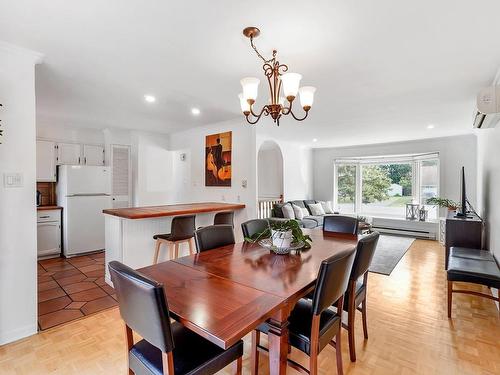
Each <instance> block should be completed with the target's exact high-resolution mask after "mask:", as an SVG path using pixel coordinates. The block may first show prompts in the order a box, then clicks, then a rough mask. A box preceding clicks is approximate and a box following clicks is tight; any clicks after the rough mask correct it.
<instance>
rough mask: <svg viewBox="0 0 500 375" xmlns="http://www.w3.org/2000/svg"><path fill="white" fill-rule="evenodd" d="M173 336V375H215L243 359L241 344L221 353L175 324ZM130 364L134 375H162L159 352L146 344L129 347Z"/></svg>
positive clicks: (173, 325)
mask: <svg viewBox="0 0 500 375" xmlns="http://www.w3.org/2000/svg"><path fill="white" fill-rule="evenodd" d="M172 335H173V339H174V344H175V349H174V351H173V357H174V369H175V375H184V374H189V375H195V374H215V373H216V372H217V371H219V370H221V369H223V368H224V367H226V366H227V365H229V364H230V363H231V362H233V361H235V360H236V359H238V357H240V356H242V355H243V341H239V342H237V343H236V344H234V345H233V346H231V347H230V348H229V349H227V350H223V349H221V348H219V347H218V346H217V345H215V344H212V343H211V342H210V341H208V340H205V339H204V338H203V337H201V336H199V335H197V334H196V333H194V332H192V331H190V330H189V329H187V328H185V327H184V326H182V324H180V323H177V322H175V323H173V324H172ZM129 362H130V368H131V369H132V371H134V373H135V375H146V374H147V375H151V374H153V375H163V367H162V366H163V365H162V353H161V351H160V349H158V348H157V347H155V346H153V345H151V344H150V343H148V342H147V341H145V340H141V341H139V342H137V343H136V344H135V345H134V346H133V347H132V349H131V351H130V353H129Z"/></svg>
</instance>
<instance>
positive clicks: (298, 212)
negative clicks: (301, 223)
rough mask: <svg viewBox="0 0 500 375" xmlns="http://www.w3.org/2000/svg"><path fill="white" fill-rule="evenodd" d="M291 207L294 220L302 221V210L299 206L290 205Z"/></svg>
mask: <svg viewBox="0 0 500 375" xmlns="http://www.w3.org/2000/svg"><path fill="white" fill-rule="evenodd" d="M292 207H293V213H294V214H295V218H296V219H299V220H302V219H303V218H304V212H303V211H302V208H300V207H299V206H297V205H295V204H292Z"/></svg>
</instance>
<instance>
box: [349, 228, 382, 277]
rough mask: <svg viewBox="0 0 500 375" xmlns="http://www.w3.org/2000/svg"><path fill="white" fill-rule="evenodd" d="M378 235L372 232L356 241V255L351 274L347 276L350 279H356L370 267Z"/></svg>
mask: <svg viewBox="0 0 500 375" xmlns="http://www.w3.org/2000/svg"><path fill="white" fill-rule="evenodd" d="M379 236H380V234H379V233H378V232H373V233H370V234H369V235H367V236H366V237H363V238H361V239H360V240H359V241H358V246H357V249H356V257H355V258H354V264H353V265H352V271H351V276H350V277H349V278H350V279H351V280H357V279H358V278H359V277H360V276H361V275H363V274H365V273H366V271H368V268H370V265H371V263H372V259H373V255H374V254H375V249H376V248H377V242H378V238H379Z"/></svg>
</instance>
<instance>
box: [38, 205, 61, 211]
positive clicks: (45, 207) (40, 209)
mask: <svg viewBox="0 0 500 375" xmlns="http://www.w3.org/2000/svg"><path fill="white" fill-rule="evenodd" d="M36 210H37V211H48V210H62V207H61V206H37V207H36Z"/></svg>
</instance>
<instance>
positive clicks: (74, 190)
mask: <svg viewBox="0 0 500 375" xmlns="http://www.w3.org/2000/svg"><path fill="white" fill-rule="evenodd" d="M58 172H59V175H58V182H57V203H58V205H59V206H62V208H63V223H62V227H63V254H64V256H66V257H71V256H74V255H77V254H84V253H89V252H92V251H97V250H102V249H104V214H103V213H102V210H104V209H106V208H111V207H112V203H111V195H110V173H109V168H108V167H100V166H83V165H61V166H59V171H58Z"/></svg>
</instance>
